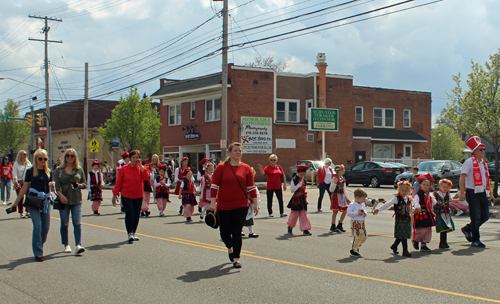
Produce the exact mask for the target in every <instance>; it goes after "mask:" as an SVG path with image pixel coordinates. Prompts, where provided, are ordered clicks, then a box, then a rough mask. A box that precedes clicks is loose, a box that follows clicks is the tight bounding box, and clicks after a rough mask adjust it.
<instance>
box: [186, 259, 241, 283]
mask: <svg viewBox="0 0 500 304" xmlns="http://www.w3.org/2000/svg"><path fill="white" fill-rule="evenodd" d="M226 265H231V263H224V264H220V265H218V266H214V267H212V268H209V269H207V270H200V271H188V272H186V274H185V275H183V276H180V277H178V278H177V280H180V281H183V282H184V283H193V282H198V281H200V280H203V279H214V278H218V277H221V276H225V275H230V274H235V273H238V272H239V271H236V272H231V270H232V269H233V267H226V268H223V267H224V266H226Z"/></svg>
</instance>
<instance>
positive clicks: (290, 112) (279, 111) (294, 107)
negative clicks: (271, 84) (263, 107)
mask: <svg viewBox="0 0 500 304" xmlns="http://www.w3.org/2000/svg"><path fill="white" fill-rule="evenodd" d="M299 120H300V112H299V101H298V100H286V101H285V100H279V101H277V102H276V121H277V122H299Z"/></svg>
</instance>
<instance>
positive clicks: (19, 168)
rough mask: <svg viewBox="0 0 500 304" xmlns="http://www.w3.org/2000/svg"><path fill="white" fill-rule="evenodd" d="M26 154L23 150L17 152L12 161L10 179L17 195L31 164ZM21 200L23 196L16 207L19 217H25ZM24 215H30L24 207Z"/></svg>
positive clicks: (22, 200)
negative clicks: (14, 159) (12, 166)
mask: <svg viewBox="0 0 500 304" xmlns="http://www.w3.org/2000/svg"><path fill="white" fill-rule="evenodd" d="M27 156H28V154H27V153H26V151H24V150H21V151H19V152H17V157H16V161H15V162H14V168H13V169H12V175H13V176H12V181H13V182H14V189H15V190H16V194H17V195H19V191H21V188H22V186H23V183H24V176H25V175H26V170H28V169H29V168H31V167H32V166H33V165H32V164H31V162H30V161H29V159H28V157H27ZM23 202H24V197H23V198H21V200H20V201H19V204H18V208H17V210H18V212H19V214H20V215H21V218H25V215H24V208H23ZM26 216H27V217H30V214H29V212H28V209H26Z"/></svg>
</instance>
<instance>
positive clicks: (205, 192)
mask: <svg viewBox="0 0 500 304" xmlns="http://www.w3.org/2000/svg"><path fill="white" fill-rule="evenodd" d="M214 167H215V164H213V163H209V164H208V165H207V167H206V170H205V174H204V175H203V176H202V177H201V180H200V187H199V188H198V191H197V193H198V195H199V196H200V205H199V207H200V208H203V210H202V211H201V215H200V219H203V217H204V216H205V213H206V212H207V209H208V208H209V207H210V198H211V195H210V187H211V186H212V175H213V173H214Z"/></svg>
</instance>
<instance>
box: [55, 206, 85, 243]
mask: <svg viewBox="0 0 500 304" xmlns="http://www.w3.org/2000/svg"><path fill="white" fill-rule="evenodd" d="M70 212H71V221H72V222H73V233H74V234H75V244H80V245H81V244H82V205H68V204H66V205H65V207H64V210H59V215H60V216H61V243H62V244H63V245H68V244H69V241H68V226H69V213H70Z"/></svg>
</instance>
